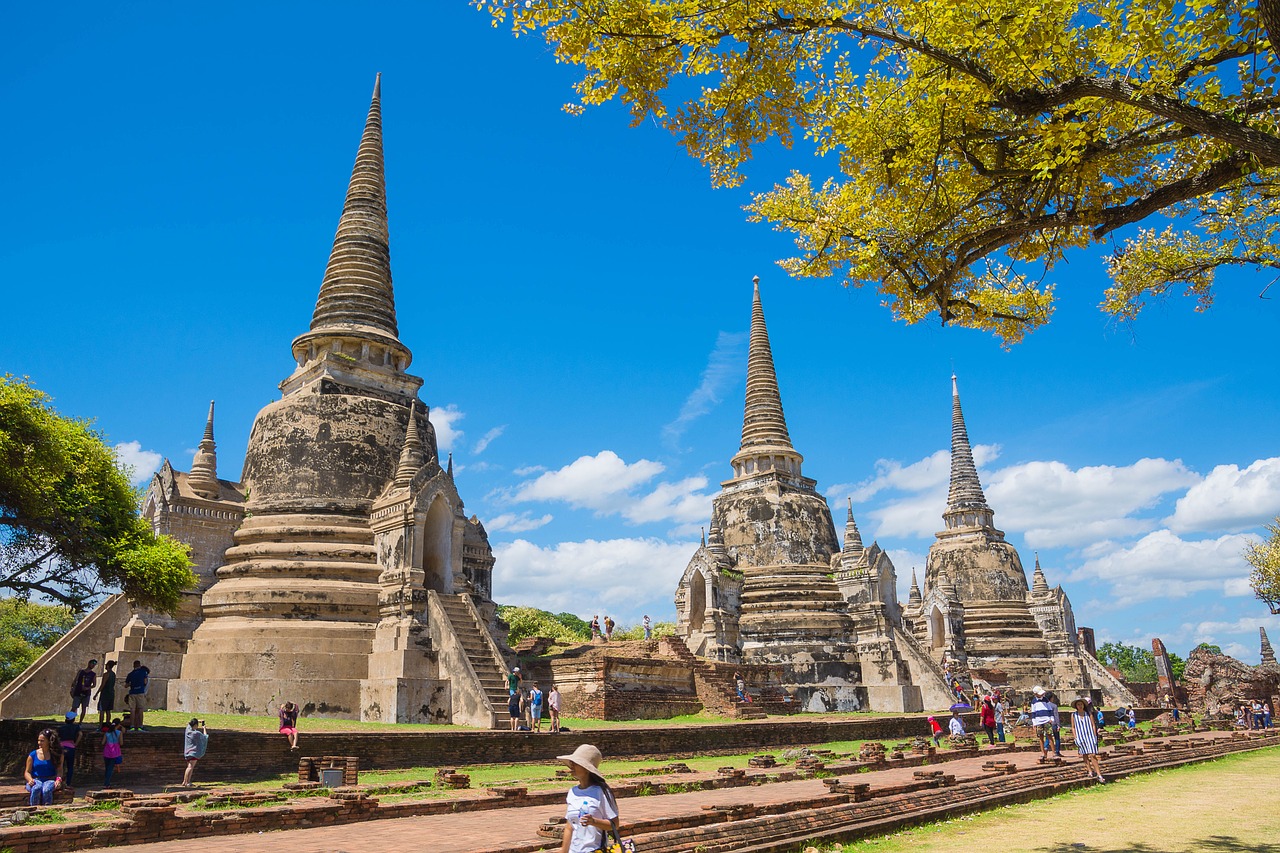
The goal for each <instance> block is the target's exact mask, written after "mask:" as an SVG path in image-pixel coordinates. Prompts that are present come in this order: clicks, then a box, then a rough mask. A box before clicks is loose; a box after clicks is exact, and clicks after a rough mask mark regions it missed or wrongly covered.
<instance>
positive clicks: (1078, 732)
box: [1071, 696, 1107, 782]
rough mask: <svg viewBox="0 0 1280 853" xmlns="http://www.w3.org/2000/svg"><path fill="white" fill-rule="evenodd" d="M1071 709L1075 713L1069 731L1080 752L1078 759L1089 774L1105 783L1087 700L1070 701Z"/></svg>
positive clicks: (1096, 737)
mask: <svg viewBox="0 0 1280 853" xmlns="http://www.w3.org/2000/svg"><path fill="white" fill-rule="evenodd" d="M1071 707H1073V708H1075V713H1073V714H1072V715H1071V731H1072V733H1073V734H1074V735H1075V736H1076V749H1077V750H1079V751H1080V758H1081V759H1082V760H1083V761H1084V766H1085V769H1086V770H1088V771H1089V773H1090V774H1092V775H1094V776H1096V777H1098V781H1099V782H1105V781H1107V780H1106V779H1103V778H1102V759H1101V757H1100V756H1099V755H1098V727H1097V723H1095V722H1094V718H1093V711H1092V709H1090V707H1089V700H1088V699H1086V698H1084V697H1083V696H1080V697H1077V698H1076V699H1074V700H1072V702H1071Z"/></svg>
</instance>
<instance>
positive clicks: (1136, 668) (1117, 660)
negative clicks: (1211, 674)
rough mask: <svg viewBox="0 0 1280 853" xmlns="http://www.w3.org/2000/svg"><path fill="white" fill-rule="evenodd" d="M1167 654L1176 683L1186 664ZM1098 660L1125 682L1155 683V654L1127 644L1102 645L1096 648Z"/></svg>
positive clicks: (1172, 654)
mask: <svg viewBox="0 0 1280 853" xmlns="http://www.w3.org/2000/svg"><path fill="white" fill-rule="evenodd" d="M1167 654H1168V655H1169V671H1170V673H1171V674H1172V675H1173V680H1174V681H1178V680H1180V679H1181V678H1182V673H1183V671H1184V670H1185V669H1186V667H1187V662H1186V661H1185V660H1183V659H1182V658H1181V657H1179V656H1178V655H1176V654H1174V653H1173V652H1167ZM1098 660H1100V661H1102V662H1103V663H1104V664H1106V665H1107V666H1109V667H1112V668H1113V669H1118V670H1119V671H1120V674H1121V675H1123V676H1124V678H1125V680H1126V681H1131V682H1135V683H1142V682H1150V681H1155V680H1156V679H1157V677H1158V674H1157V672H1156V656H1155V653H1154V652H1152V651H1151V649H1144V648H1142V647H1141V646H1131V645H1128V644H1127V643H1103V644H1102V645H1101V646H1099V647H1098Z"/></svg>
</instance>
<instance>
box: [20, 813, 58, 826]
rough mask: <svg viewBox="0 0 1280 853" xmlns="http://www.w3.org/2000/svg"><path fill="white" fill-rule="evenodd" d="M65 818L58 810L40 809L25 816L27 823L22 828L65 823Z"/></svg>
mask: <svg viewBox="0 0 1280 853" xmlns="http://www.w3.org/2000/svg"><path fill="white" fill-rule="evenodd" d="M66 822H67V816H66V815H64V814H63V813H62V812H61V811H59V810H58V809H42V810H41V811H38V812H32V813H30V814H28V815H27V822H26V823H25V824H23V826H44V825H45V824H50V823H66Z"/></svg>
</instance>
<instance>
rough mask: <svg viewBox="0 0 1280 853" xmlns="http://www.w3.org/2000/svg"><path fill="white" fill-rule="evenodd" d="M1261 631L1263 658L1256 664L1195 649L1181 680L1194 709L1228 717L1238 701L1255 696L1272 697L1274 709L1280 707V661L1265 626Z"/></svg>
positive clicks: (1203, 712)
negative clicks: (1278, 663)
mask: <svg viewBox="0 0 1280 853" xmlns="http://www.w3.org/2000/svg"><path fill="white" fill-rule="evenodd" d="M1258 633H1259V634H1260V636H1261V646H1262V660H1261V662H1260V663H1259V664H1258V665H1257V666H1249V665H1248V664H1246V663H1242V662H1241V661H1238V660H1236V659H1235V658H1233V657H1231V656H1230V655H1224V654H1214V653H1213V652H1210V651H1208V650H1206V649H1203V648H1196V649H1194V650H1192V652H1191V654H1190V655H1189V656H1188V657H1187V666H1186V669H1185V670H1184V671H1183V676H1182V681H1183V684H1184V685H1185V686H1186V689H1187V700H1188V704H1189V706H1190V708H1191V710H1192V712H1193V713H1196V714H1205V715H1208V716H1211V717H1217V716H1224V717H1229V716H1230V715H1231V714H1232V713H1233V712H1234V710H1235V709H1236V708H1237V707H1238V706H1239V705H1241V704H1245V703H1249V702H1252V701H1253V700H1255V699H1256V700H1258V701H1263V702H1265V701H1270V702H1271V707H1272V709H1273V710H1275V709H1276V708H1280V665H1277V663H1276V656H1275V652H1274V651H1273V650H1272V648H1271V642H1270V640H1269V639H1268V638H1267V631H1266V629H1265V628H1259V629H1258Z"/></svg>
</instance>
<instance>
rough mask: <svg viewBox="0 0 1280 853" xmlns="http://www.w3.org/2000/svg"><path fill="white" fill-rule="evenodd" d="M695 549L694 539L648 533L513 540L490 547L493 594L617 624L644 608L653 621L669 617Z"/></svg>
mask: <svg viewBox="0 0 1280 853" xmlns="http://www.w3.org/2000/svg"><path fill="white" fill-rule="evenodd" d="M696 548H697V543H696V542H667V541H664V540H661V539H653V538H642V539H611V540H606V541H598V540H594V539H588V540H586V541H584V542H561V543H558V544H556V545H552V546H548V547H545V548H544V547H539V546H537V545H534V544H533V543H531V542H528V541H526V540H524V539H517V540H516V541H514V542H510V543H506V544H502V545H498V546H497V547H496V548H495V549H494V558H495V559H496V563H495V564H494V577H493V588H494V596H495V598H496V599H497V600H498V601H499V602H502V603H519V604H522V605H528V606H532V607H540V608H542V609H544V610H550V611H552V612H553V613H560V612H566V611H567V612H570V613H576V614H578V615H579V616H583V617H584V618H587V619H590V618H591V616H592V615H593V614H599V615H600V617H601V618H602V619H603V617H604V616H605V614H608V615H611V616H613V617H614V619H616V620H617V621H618V622H619V623H622V624H634V623H636V622H638V621H639V620H640V618H641V617H642V616H643V615H644V614H645V613H648V614H649V615H650V616H651V617H653V618H654V619H655V621H656V620H658V619H671V618H672V617H673V615H674V612H675V605H674V604H673V601H672V599H673V596H674V594H675V588H676V584H677V582H679V580H680V575H681V574H682V573H683V572H684V569H685V566H686V565H687V564H688V562H689V558H690V557H691V556H693V552H694V550H695V549H696Z"/></svg>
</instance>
